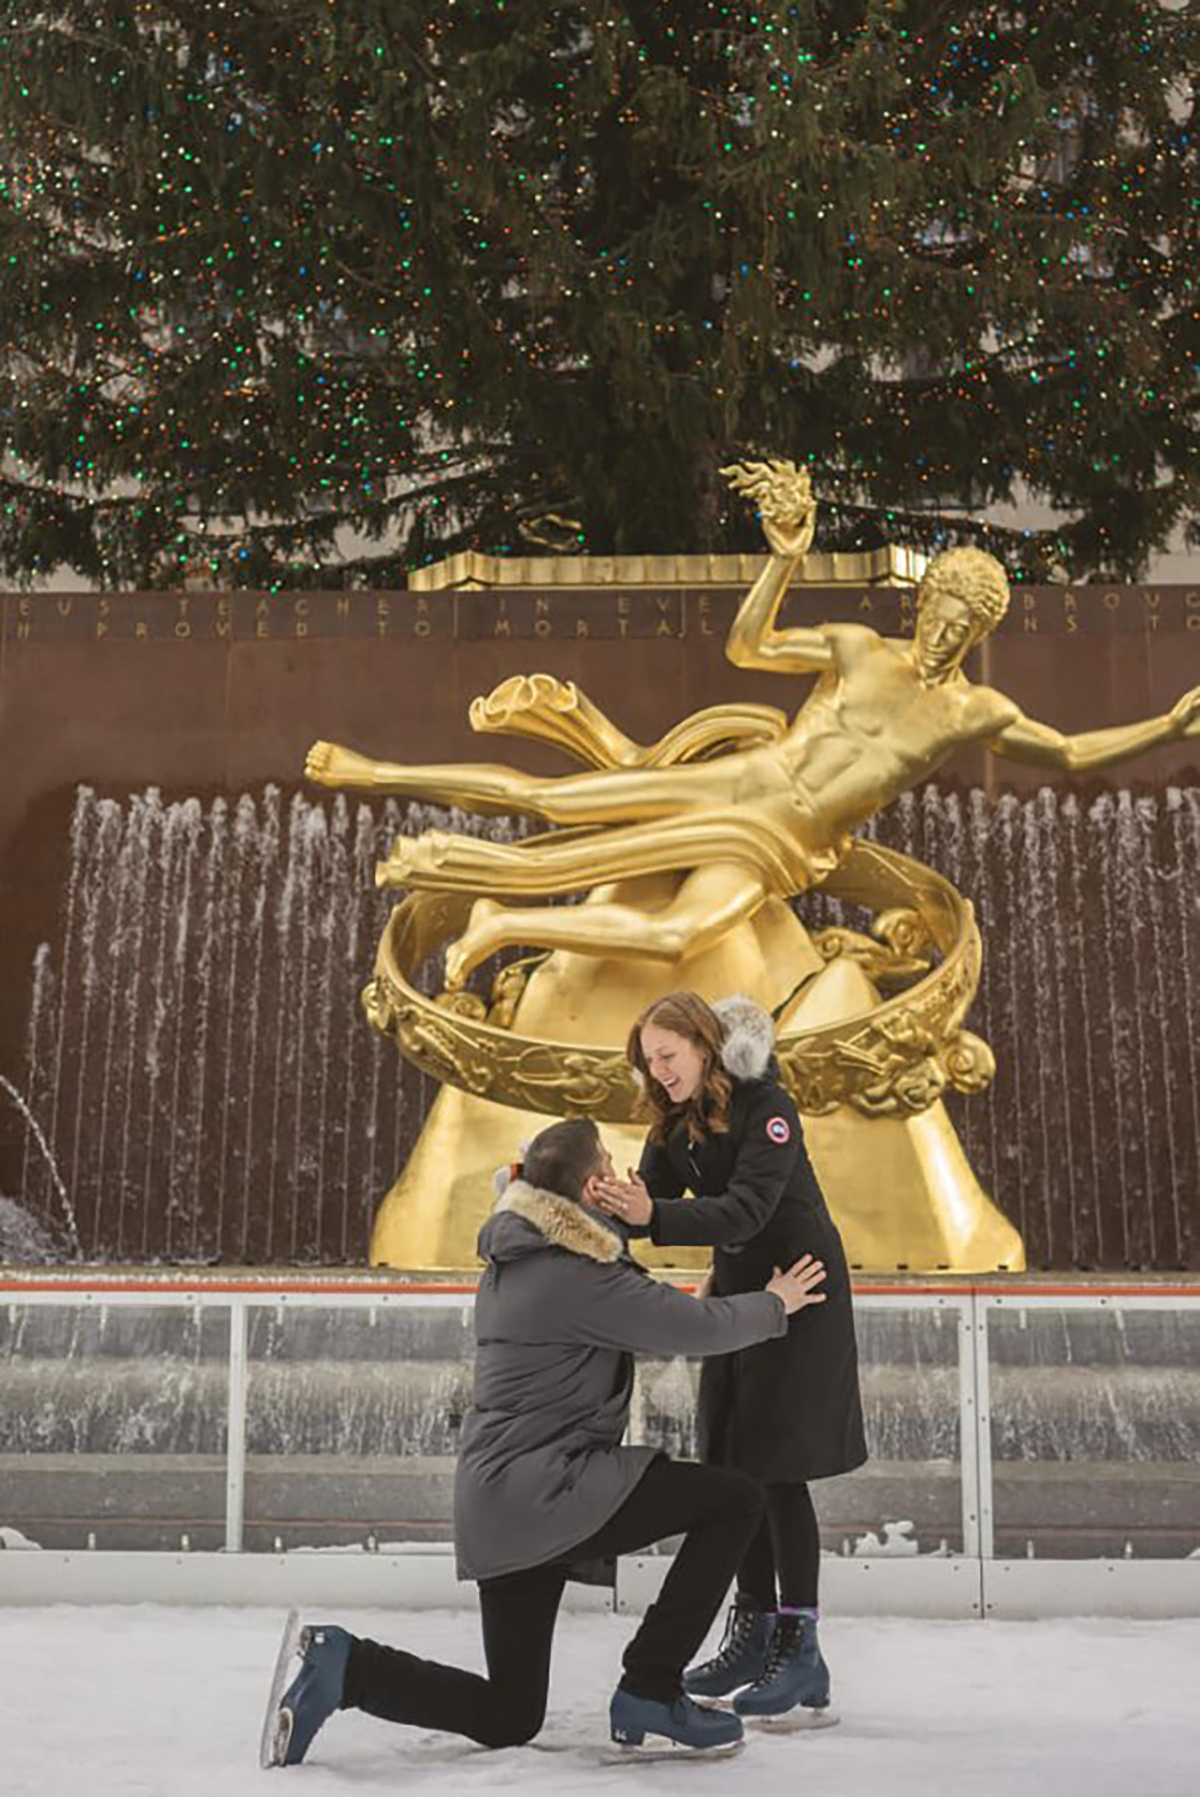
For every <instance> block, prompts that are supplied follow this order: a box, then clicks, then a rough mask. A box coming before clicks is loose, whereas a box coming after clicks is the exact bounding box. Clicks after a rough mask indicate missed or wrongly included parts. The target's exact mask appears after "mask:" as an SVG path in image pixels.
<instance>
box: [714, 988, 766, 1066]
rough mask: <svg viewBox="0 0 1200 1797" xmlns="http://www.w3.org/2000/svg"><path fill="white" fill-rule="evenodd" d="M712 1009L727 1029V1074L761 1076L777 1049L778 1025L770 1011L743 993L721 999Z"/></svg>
mask: <svg viewBox="0 0 1200 1797" xmlns="http://www.w3.org/2000/svg"><path fill="white" fill-rule="evenodd" d="M713 1010H714V1011H715V1012H716V1014H717V1016H718V1017H719V1018H720V1020H721V1028H722V1029H723V1030H724V1032H725V1040H724V1041H723V1042H722V1044H721V1065H722V1066H723V1067H724V1069H725V1071H726V1073H732V1075H733V1077H734V1079H761V1078H762V1076H763V1074H764V1073H765V1072H766V1071H767V1068H768V1067H769V1066H770V1064H771V1056H772V1054H773V1053H774V1052H775V1025H774V1023H773V1022H772V1020H771V1017H770V1014H769V1012H767V1011H764V1010H763V1008H762V1006H761V1005H760V1004H756V1003H755V1002H754V1000H753V999H752V998H744V997H743V996H742V994H741V993H740V992H735V993H733V994H732V995H731V996H730V997H729V998H719V999H718V1000H717V1002H716V1004H715V1005H714V1006H713Z"/></svg>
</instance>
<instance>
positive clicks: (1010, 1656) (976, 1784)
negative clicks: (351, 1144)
mask: <svg viewBox="0 0 1200 1797" xmlns="http://www.w3.org/2000/svg"><path fill="white" fill-rule="evenodd" d="M310 1620H326V1621H334V1620H336V1621H338V1622H341V1623H344V1624H346V1625H348V1626H349V1627H351V1628H353V1629H355V1630H356V1631H357V1632H359V1633H363V1634H370V1635H372V1636H374V1637H375V1638H377V1639H381V1640H385V1641H389V1642H393V1643H395V1644H396V1645H398V1646H404V1647H407V1648H409V1649H410V1650H411V1651H415V1652H418V1653H423V1654H426V1655H428V1656H430V1657H433V1658H437V1659H445V1660H449V1661H451V1662H454V1663H458V1664H461V1665H464V1666H467V1667H479V1666H480V1664H481V1661H480V1647H479V1631H478V1620H477V1617H476V1615H475V1613H474V1612H473V1611H470V1610H467V1611H453V1612H449V1611H447V1612H428V1611H425V1612H419V1613H404V1612H398V1611H393V1612H383V1611H375V1612H371V1613H361V1612H345V1613H339V1614H338V1615H336V1616H328V1617H314V1618H310ZM281 1623H282V1615H281V1614H276V1613H275V1612H274V1611H270V1610H258V1609H253V1610H251V1609H246V1610H229V1609H225V1610H222V1609H177V1608H159V1607H153V1606H130V1607H128V1608H124V1607H123V1608H100V1607H97V1608H72V1607H67V1606H55V1607H52V1608H46V1609H4V1608H0V1669H2V1676H0V1766H2V1768H3V1773H2V1785H3V1790H4V1792H5V1797H34V1794H35V1793H36V1797H70V1794H72V1793H74V1792H76V1791H79V1790H84V1791H86V1793H87V1797H143V1794H145V1797H287V1794H288V1792H289V1791H292V1792H294V1793H297V1794H298V1797H366V1794H367V1793H370V1792H373V1791H378V1792H380V1793H385V1792H386V1793H395V1792H400V1791H403V1792H404V1793H405V1797H410V1794H411V1793H428V1794H429V1797H450V1794H451V1793H454V1794H455V1797H458V1794H459V1793H465V1794H467V1797H470V1794H471V1793H474V1792H481V1791H511V1792H519V1793H521V1797H524V1793H526V1792H529V1793H532V1794H533V1797H570V1794H574V1793H594V1794H595V1797H605V1793H613V1792H616V1791H620V1792H622V1793H625V1794H628V1793H635V1794H636V1793H643V1792H646V1793H651V1792H652V1793H655V1794H656V1797H658V1794H661V1797H682V1794H683V1793H685V1792H686V1793H687V1797H702V1794H703V1793H704V1792H705V1791H707V1792H710V1793H712V1794H713V1797H717V1793H720V1797H726V1794H727V1793H731V1794H733V1797H736V1794H737V1793H740V1792H744V1793H746V1794H747V1797H749V1794H750V1793H754V1794H755V1797H775V1794H776V1793H778V1794H780V1797H783V1794H784V1793H788V1794H789V1797H794V1794H795V1793H797V1792H800V1791H810V1792H812V1793H814V1794H815V1797H825V1794H828V1797H880V1793H886V1797H942V1794H943V1793H944V1794H945V1797H1018V1794H1019V1797H1185V1793H1186V1794H1187V1797H1191V1793H1192V1792H1194V1791H1195V1790H1196V1789H1197V1788H1198V1787H1197V1778H1198V1776H1200V1774H1198V1772H1197V1767H1198V1766H1200V1700H1198V1698H1197V1693H1198V1691H1200V1620H1196V1621H1192V1620H1188V1621H1176V1622H1159V1623H1150V1622H1132V1621H1111V1620H1105V1621H1100V1620H1075V1621H1062V1620H1053V1621H1040V1622H1007V1623H1005V1622H994V1621H989V1622H965V1621H963V1622H930V1621H912V1620H902V1619H896V1618H894V1617H893V1618H887V1619H881V1620H876V1619H871V1618H864V1617H854V1618H849V1619H839V1618H837V1617H832V1618H830V1619H829V1620H828V1621H827V1622H826V1623H825V1624H824V1625H823V1631H822V1632H823V1639H824V1643H825V1649H826V1654H827V1657H828V1658H829V1660H830V1663H831V1665H832V1667H833V1672H834V1696H835V1703H836V1706H837V1708H838V1710H839V1713H840V1714H841V1717H842V1723H841V1726H840V1727H839V1728H835V1729H828V1730H823V1731H821V1732H819V1733H815V1734H805V1735H792V1736H765V1735H757V1736H752V1737H751V1738H750V1739H749V1740H748V1743H747V1746H746V1748H745V1750H744V1751H743V1752H742V1753H741V1754H739V1755H738V1756H737V1758H735V1759H729V1760H721V1761H712V1762H707V1763H706V1762H700V1763H696V1762H694V1761H691V1760H686V1759H684V1758H683V1757H682V1756H681V1755H678V1756H676V1758H674V1759H671V1760H667V1761H660V1762H656V1763H650V1764H645V1763H643V1764H639V1763H637V1762H636V1761H634V1762H621V1763H617V1764H613V1763H612V1749H611V1748H609V1747H608V1744H607V1704H608V1697H609V1694H610V1692H611V1689H612V1686H613V1683H614V1681H615V1677H616V1673H617V1669H618V1666H619V1662H620V1653H621V1648H622V1645H623V1643H624V1642H625V1641H626V1640H627V1639H628V1637H629V1635H630V1633H631V1631H632V1628H633V1627H634V1619H633V1618H630V1617H627V1616H612V1615H607V1614H580V1613H576V1614H564V1616H563V1617H562V1622H561V1627H560V1633H559V1637H558V1642H557V1648H556V1656H555V1666H554V1685H553V1689H552V1692H551V1701H550V1712H549V1715H548V1717H547V1723H546V1728H545V1730H544V1732H543V1733H542V1735H541V1736H540V1737H539V1740H538V1741H537V1742H536V1743H535V1744H534V1745H532V1746H530V1747H524V1748H513V1749H509V1750H506V1751H504V1752H499V1753H495V1752H488V1751H486V1750H484V1749H482V1748H478V1747H474V1746H472V1745H471V1744H470V1743H469V1742H465V1741H460V1740H456V1739H453V1738H451V1737H448V1736H444V1735H434V1734H429V1733H423V1732H420V1731H417V1730H412V1729H400V1728H395V1727H391V1726H389V1725H388V1724H386V1723H383V1722H378V1721H375V1720H373V1719H372V1718H370V1717H366V1716H361V1715H357V1714H353V1713H345V1714H338V1715H335V1716H334V1717H332V1718H331V1720H330V1722H329V1723H328V1724H327V1726H326V1728H325V1729H324V1730H323V1732H322V1733H321V1734H320V1735H319V1736H318V1738H317V1741H316V1742H315V1743H314V1746H313V1750H312V1753H311V1756H310V1759H309V1761H308V1762H307V1763H306V1764H305V1765H304V1766H303V1767H299V1768H296V1769H289V1770H276V1771H272V1772H262V1771H260V1770H259V1768H258V1766H257V1763H256V1753H257V1743H258V1732H259V1725H260V1722H261V1718H262V1706H263V1701H264V1698H265V1695H266V1687H267V1682H268V1679H269V1676H270V1670H271V1666H272V1663H273V1661H274V1656H275V1648H276V1644H277V1641H278V1636H279V1630H280V1626H281ZM264 1781H266V1782H264Z"/></svg>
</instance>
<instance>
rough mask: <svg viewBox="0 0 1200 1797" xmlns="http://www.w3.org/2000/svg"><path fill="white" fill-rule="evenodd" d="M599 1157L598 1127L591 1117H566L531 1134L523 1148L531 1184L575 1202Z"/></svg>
mask: <svg viewBox="0 0 1200 1797" xmlns="http://www.w3.org/2000/svg"><path fill="white" fill-rule="evenodd" d="M599 1159H600V1131H599V1130H598V1129H597V1128H596V1125H595V1124H594V1123H593V1122H592V1120H591V1118H590V1117H568V1118H567V1121H566V1122H565V1123H552V1124H551V1125H550V1127H549V1129H543V1130H541V1131H539V1133H538V1134H537V1135H536V1136H534V1138H533V1141H532V1142H531V1143H530V1144H529V1146H528V1148H527V1149H526V1150H525V1159H524V1164H523V1171H524V1174H525V1178H526V1179H527V1180H528V1182H529V1184H530V1185H531V1186H540V1187H541V1188H542V1190H543V1191H544V1192H557V1193H559V1195H560V1196H561V1197H563V1198H573V1199H574V1200H575V1202H576V1203H577V1204H578V1202H579V1200H580V1198H581V1197H582V1196H583V1188H584V1186H585V1184H586V1183H587V1180H588V1178H589V1176H590V1175H591V1174H593V1173H594V1172H595V1171H596V1163H597V1162H598V1161H599Z"/></svg>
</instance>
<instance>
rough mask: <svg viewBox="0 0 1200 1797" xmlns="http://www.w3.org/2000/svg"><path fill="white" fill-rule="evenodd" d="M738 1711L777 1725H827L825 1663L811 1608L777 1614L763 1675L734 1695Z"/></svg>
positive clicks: (769, 1725)
mask: <svg viewBox="0 0 1200 1797" xmlns="http://www.w3.org/2000/svg"><path fill="white" fill-rule="evenodd" d="M733 1707H734V1709H735V1711H736V1712H737V1714H738V1715H739V1716H744V1717H746V1718H747V1720H751V1721H755V1722H761V1723H762V1724H763V1726H764V1727H767V1728H776V1729H794V1728H831V1727H832V1726H833V1724H834V1723H835V1722H836V1721H837V1717H836V1716H835V1715H834V1713H833V1711H832V1710H831V1709H830V1707H829V1668H828V1666H827V1665H826V1664H825V1660H824V1656H823V1655H822V1653H821V1649H820V1646H819V1645H818V1642H817V1618H816V1615H815V1614H814V1613H813V1612H801V1614H800V1615H798V1616H795V1615H782V1616H779V1617H777V1618H776V1622H775V1630H774V1633H773V1635H772V1637H771V1646H770V1651H769V1652H768V1654H767V1664H766V1669H765V1671H764V1672H763V1675H762V1677H761V1678H760V1679H758V1680H757V1682H756V1683H755V1684H753V1685H751V1686H750V1688H749V1689H748V1690H746V1691H739V1692H738V1695H737V1696H736V1697H735V1698H734V1700H733Z"/></svg>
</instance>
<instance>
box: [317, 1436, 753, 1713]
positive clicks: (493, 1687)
mask: <svg viewBox="0 0 1200 1797" xmlns="http://www.w3.org/2000/svg"><path fill="white" fill-rule="evenodd" d="M762 1503H763V1500H762V1490H761V1487H760V1486H758V1485H756V1484H755V1483H754V1481H753V1480H751V1479H749V1478H747V1477H746V1475H745V1474H744V1473H739V1472H734V1471H732V1470H731V1469H730V1468H727V1467H718V1466H696V1465H692V1464H690V1463H687V1462H682V1461H678V1460H668V1459H666V1458H665V1457H660V1458H659V1459H657V1460H653V1461H651V1463H650V1465H649V1466H648V1467H647V1468H646V1471H645V1473H644V1474H643V1476H642V1478H641V1479H640V1481H639V1482H638V1484H637V1486H636V1487H635V1488H634V1490H633V1491H632V1492H631V1493H630V1495H629V1497H628V1498H626V1500H625V1502H624V1503H623V1504H622V1506H621V1508H620V1509H619V1510H618V1511H617V1512H616V1513H615V1515H613V1516H612V1517H610V1518H609V1520H608V1522H607V1523H605V1525H604V1527H603V1528H601V1529H599V1530H598V1531H597V1532H596V1534H595V1535H593V1536H592V1537H591V1538H590V1539H589V1540H588V1541H585V1542H580V1544H579V1546H578V1547H575V1548H572V1550H571V1555H570V1558H571V1560H572V1561H581V1560H604V1559H610V1558H612V1557H613V1556H614V1555H616V1554H627V1553H631V1552H633V1551H634V1550H635V1549H637V1548H640V1547H646V1546H648V1545H649V1544H650V1543H651V1542H654V1541H661V1540H662V1539H663V1538H664V1537H665V1536H667V1535H677V1534H680V1533H681V1532H684V1533H685V1534H686V1539H685V1541H684V1543H683V1546H682V1547H681V1548H680V1550H679V1552H678V1554H677V1555H676V1556H675V1560H674V1563H673V1565H672V1566H671V1569H670V1571H669V1572H668V1574H667V1577H666V1580H665V1582H664V1584H663V1588H662V1591H661V1593H660V1595H659V1598H658V1602H657V1603H655V1604H652V1605H651V1607H650V1609H649V1610H647V1612H646V1615H645V1617H644V1619H643V1621H642V1626H641V1627H640V1628H639V1630H638V1632H637V1634H636V1635H635V1636H634V1637H633V1640H632V1641H631V1642H630V1643H629V1646H628V1647H627V1648H626V1650H625V1656H624V1668H625V1670H624V1676H623V1678H622V1680H621V1684H622V1685H623V1686H624V1688H625V1689H626V1690H628V1691H633V1692H635V1693H636V1694H637V1695H639V1696H642V1697H652V1698H656V1699H658V1700H660V1701H662V1702H667V1703H669V1702H672V1701H673V1700H674V1699H675V1698H676V1697H677V1696H678V1695H679V1693H680V1690H681V1688H682V1686H681V1682H680V1681H681V1675H682V1672H683V1669H684V1667H685V1666H686V1665H687V1663H688V1661H689V1660H691V1659H692V1658H693V1656H694V1655H695V1652H696V1649H697V1648H698V1647H699V1646H700V1643H701V1642H702V1641H703V1639H704V1637H705V1635H706V1634H707V1633H708V1630H709V1628H710V1626H711V1624H712V1620H713V1618H714V1616H715V1615H716V1613H717V1610H718V1609H719V1608H720V1605H721V1602H722V1600H723V1598H724V1596H725V1593H726V1591H727V1590H728V1588H729V1584H730V1581H731V1579H732V1578H733V1575H734V1571H735V1569H736V1568H737V1565H738V1562H739V1561H740V1560H741V1558H742V1555H743V1554H744V1552H745V1550H746V1546H747V1543H748V1542H749V1541H750V1539H751V1537H752V1536H753V1535H754V1533H755V1531H756V1529H757V1528H758V1525H759V1522H760V1520H761V1517H762ZM567 1570H568V1569H567V1567H566V1565H559V1564H556V1565H552V1566H535V1567H533V1568H531V1569H530V1570H529V1571H527V1572H513V1573H508V1574H506V1575H505V1577H503V1578H498V1579H484V1580H483V1581H481V1583H480V1586H479V1602H480V1608H481V1611H482V1619H483V1648H484V1653H485V1655H486V1658H487V1667H488V1676H487V1677H486V1678H480V1677H479V1676H478V1674H476V1673H473V1672H459V1671H456V1670H455V1669H454V1668H453V1667H450V1666H439V1665H438V1664H437V1663H436V1662H435V1661H433V1660H421V1659H418V1658H417V1657H416V1656H415V1655H414V1654H409V1653H403V1652H401V1651H400V1649H399V1648H395V1647H382V1646H380V1645H379V1644H378V1643H377V1642H375V1641H359V1640H356V1641H355V1642H354V1645H353V1647H352V1649H351V1652H350V1659H349V1661H348V1663H347V1667H346V1684H345V1690H344V1692H343V1696H342V1708H343V1709H359V1710H366V1711H367V1712H368V1714H370V1715H372V1716H382V1717H383V1718H384V1719H385V1720H386V1721H388V1722H407V1723H411V1724H412V1725H413V1726H414V1727H417V1728H441V1729H446V1730H447V1731H448V1732H449V1733H451V1734H457V1735H468V1736H470V1738H471V1740H473V1741H481V1742H482V1743H483V1744H484V1746H486V1747H510V1746H515V1745H517V1744H519V1743H520V1742H522V1741H529V1740H531V1739H532V1738H533V1736H534V1735H536V1734H537V1732H538V1730H539V1728H540V1727H541V1726H542V1720H543V1718H544V1716H545V1714H546V1693H547V1690H548V1688H549V1684H550V1649H551V1644H552V1641H553V1638H554V1624H555V1621H556V1619H557V1616H558V1606H559V1602H560V1600H561V1598H562V1594H563V1586H564V1585H565V1584H566V1582H567Z"/></svg>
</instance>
